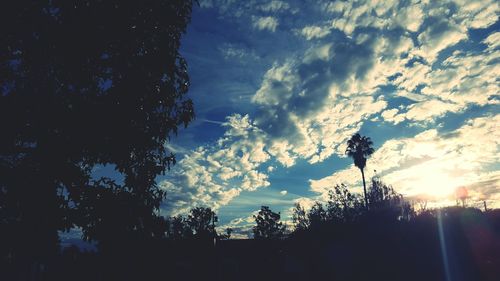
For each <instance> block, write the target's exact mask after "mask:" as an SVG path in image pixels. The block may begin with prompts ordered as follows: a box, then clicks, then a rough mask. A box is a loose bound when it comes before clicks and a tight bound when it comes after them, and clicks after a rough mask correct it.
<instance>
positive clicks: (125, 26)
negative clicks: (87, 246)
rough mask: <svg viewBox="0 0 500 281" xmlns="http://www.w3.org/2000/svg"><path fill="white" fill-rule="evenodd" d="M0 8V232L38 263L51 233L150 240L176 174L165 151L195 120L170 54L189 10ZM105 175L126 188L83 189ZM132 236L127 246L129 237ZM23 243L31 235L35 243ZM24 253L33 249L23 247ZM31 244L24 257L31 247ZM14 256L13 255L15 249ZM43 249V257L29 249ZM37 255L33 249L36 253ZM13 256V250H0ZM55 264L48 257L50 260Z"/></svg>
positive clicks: (177, 1) (14, 4)
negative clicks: (106, 170)
mask: <svg viewBox="0 0 500 281" xmlns="http://www.w3.org/2000/svg"><path fill="white" fill-rule="evenodd" d="M2 6H3V7H1V8H0V34H2V36H0V128H1V130H2V137H1V138H0V147H1V150H0V174H2V177H0V193H1V194H0V197H1V198H2V199H1V200H0V204H1V205H0V217H1V218H2V220H1V222H0V232H1V233H5V234H6V235H7V236H8V237H9V238H8V239H5V241H19V244H18V243H17V242H14V243H11V244H12V245H14V246H12V247H14V248H15V247H17V246H19V247H25V248H26V249H28V248H30V247H33V248H32V249H29V250H28V251H30V252H32V253H33V254H34V255H35V256H37V257H35V256H34V258H36V259H38V258H41V256H40V255H43V252H47V250H44V249H40V250H36V247H40V246H41V245H45V246H44V247H51V246H50V245H55V243H57V231H58V230H68V229H70V228H71V227H73V226H75V225H76V226H80V227H81V228H82V230H83V233H84V236H85V238H86V239H92V240H98V241H101V242H104V241H107V242H111V241H113V240H112V239H109V238H110V236H113V235H112V233H114V234H115V237H129V236H137V237H142V238H144V239H146V238H151V237H154V236H156V235H157V234H158V233H159V229H158V222H159V221H160V219H159V217H158V215H157V212H156V211H157V209H158V208H159V205H160V202H161V200H162V199H163V198H164V196H165V193H164V191H162V190H161V189H160V188H159V187H158V186H157V185H156V184H155V178H156V176H157V175H159V174H161V173H163V172H165V170H166V169H167V168H169V166H170V165H171V164H173V163H175V158H174V155H173V154H171V153H170V152H169V151H168V150H167V148H166V146H165V143H166V142H167V141H168V139H169V137H170V136H172V135H175V134H177V132H178V128H179V127H181V126H187V125H188V124H189V123H190V122H191V120H192V119H193V118H194V111H193V103H192V101H191V100H190V99H188V98H186V93H187V91H188V87H189V77H188V74H187V65H186V61H185V60H184V58H183V57H182V56H181V55H180V53H179V46H180V42H181V41H180V38H181V34H182V33H184V32H185V30H186V26H187V24H188V22H189V21H190V15H191V7H192V2H191V1H189V0H174V1H162V0H153V1H143V2H141V1H139V2H138V1H121V0H120V1H118V0H110V1H79V0H64V1H62V0H51V1H8V7H7V2H6V3H3V5H2ZM105 164H112V165H114V166H115V167H116V171H117V173H121V174H122V175H123V178H124V181H123V183H120V184H117V183H115V182H112V181H111V180H110V179H92V171H93V169H94V168H95V167H97V166H99V165H105ZM129 232H133V233H134V234H130V233H129ZM32 233H37V235H35V236H36V237H33V236H32ZM27 241H30V242H27ZM31 242H32V243H33V244H32V245H30V243H31ZM16 245H17V246H16ZM36 245H40V246H36ZM35 246H36V247H35ZM13 251H16V252H17V253H21V249H19V248H17V249H16V250H14V249H11V250H8V252H10V253H5V252H4V253H2V254H12V253H13ZM35 252H38V253H39V254H35ZM52 252H54V251H52Z"/></svg>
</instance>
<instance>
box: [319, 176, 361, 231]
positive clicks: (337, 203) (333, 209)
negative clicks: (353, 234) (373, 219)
mask: <svg viewBox="0 0 500 281" xmlns="http://www.w3.org/2000/svg"><path fill="white" fill-rule="evenodd" d="M362 209H363V202H362V199H361V197H360V196H359V195H357V194H353V193H351V192H349V190H348V189H347V186H346V185H345V184H341V185H337V186H335V188H334V189H333V190H330V191H329V192H328V202H327V215H328V218H329V219H330V220H332V221H338V222H349V221H353V220H355V219H356V218H357V217H359V215H360V213H361V212H362Z"/></svg>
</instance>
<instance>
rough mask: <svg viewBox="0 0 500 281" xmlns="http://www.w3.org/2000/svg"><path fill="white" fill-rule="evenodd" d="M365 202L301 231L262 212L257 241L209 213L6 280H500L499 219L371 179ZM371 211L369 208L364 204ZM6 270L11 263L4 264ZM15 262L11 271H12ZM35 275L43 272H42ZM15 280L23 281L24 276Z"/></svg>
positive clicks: (333, 204) (171, 220)
mask: <svg viewBox="0 0 500 281" xmlns="http://www.w3.org/2000/svg"><path fill="white" fill-rule="evenodd" d="M366 195H367V196H366V199H367V200H366V201H365V198H363V197H364V196H362V195H359V194H356V193H352V192H350V191H349V189H348V187H347V186H346V185H338V186H336V187H334V188H333V189H332V190H331V191H330V192H329V197H328V200H327V201H326V202H324V203H320V202H316V203H315V204H313V206H311V207H310V208H308V210H306V209H305V208H304V206H301V205H300V204H296V205H295V207H294V209H293V215H292V221H293V228H288V229H287V228H286V227H285V225H284V223H283V222H282V221H281V215H280V213H277V212H273V211H272V210H271V209H270V208H269V207H268V206H262V207H261V210H260V211H259V212H258V213H257V214H255V215H254V220H255V224H254V226H253V229H252V230H253V234H254V239H248V240H232V239H230V236H231V229H226V232H225V233H217V230H216V224H217V222H218V217H217V215H216V213H215V212H214V211H213V210H211V209H210V208H203V207H198V208H193V209H192V210H191V211H190V212H189V214H187V215H185V216H174V217H166V218H162V219H161V221H160V222H159V223H158V231H159V232H158V233H159V235H158V236H156V237H151V238H148V239H144V237H140V238H137V239H136V240H131V237H130V236H124V237H115V239H114V240H113V242H110V240H109V241H108V242H107V244H105V243H104V242H103V241H100V242H99V243H97V251H82V250H80V249H79V248H78V247H76V246H71V247H67V248H64V249H61V251H60V253H59V254H58V255H57V256H55V257H53V259H52V260H49V261H47V262H45V263H36V264H34V265H33V263H32V267H31V268H24V269H23V268H17V271H16V268H15V265H16V263H15V262H14V261H12V260H10V261H9V260H8V259H7V260H3V262H4V265H5V264H7V265H11V266H14V268H13V267H11V269H14V270H13V271H11V272H7V271H4V272H3V273H10V274H11V275H10V276H9V275H7V276H9V277H12V278H9V279H6V280H69V279H71V280H156V279H160V280H161V279H162V278H164V279H167V280H283V279H289V280H316V279H325V280H471V281H472V280H492V281H493V280H497V279H496V278H497V277H498V276H500V275H499V274H500V270H499V268H500V267H499V266H500V210H498V209H496V210H489V211H484V212H483V211H481V210H479V209H475V208H467V207H462V206H456V207H447V208H442V209H429V210H420V211H419V212H417V211H415V210H414V208H413V206H412V204H410V203H409V202H408V201H407V200H406V199H405V198H404V197H403V196H402V195H401V194H398V193H397V192H396V191H395V190H394V189H393V188H392V187H391V186H389V185H386V184H384V183H383V182H382V181H381V180H380V179H379V178H376V177H375V178H373V179H372V181H371V184H370V185H369V186H368V188H367V193H366ZM365 202H367V203H368V204H365ZM5 262H7V263H5ZM9 262H11V263H10V264H9ZM34 266H36V267H34ZM16 274H17V275H16Z"/></svg>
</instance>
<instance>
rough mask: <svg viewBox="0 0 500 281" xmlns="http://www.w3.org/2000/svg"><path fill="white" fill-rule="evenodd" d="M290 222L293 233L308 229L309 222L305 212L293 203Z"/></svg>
mask: <svg viewBox="0 0 500 281" xmlns="http://www.w3.org/2000/svg"><path fill="white" fill-rule="evenodd" d="M292 222H293V225H294V228H295V231H304V230H306V229H308V228H309V220H308V218H307V213H306V210H305V209H304V208H303V207H302V206H301V205H300V204H299V203H295V205H294V208H293V212H292Z"/></svg>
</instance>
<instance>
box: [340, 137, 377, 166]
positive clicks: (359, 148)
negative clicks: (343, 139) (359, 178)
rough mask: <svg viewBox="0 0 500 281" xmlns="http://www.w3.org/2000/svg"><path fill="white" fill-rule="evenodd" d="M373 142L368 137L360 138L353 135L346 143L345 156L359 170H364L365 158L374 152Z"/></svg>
mask: <svg viewBox="0 0 500 281" xmlns="http://www.w3.org/2000/svg"><path fill="white" fill-rule="evenodd" d="M372 146H373V142H372V140H371V139H370V138H369V137H365V136H361V135H360V134H359V133H356V134H354V135H353V136H352V137H351V139H350V140H348V141H347V149H346V151H345V153H346V154H347V156H349V157H351V158H352V159H354V165H356V167H358V168H359V169H364V168H365V166H366V158H368V157H369V156H370V155H372V154H373V152H375V150H374V149H373V147H372Z"/></svg>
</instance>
